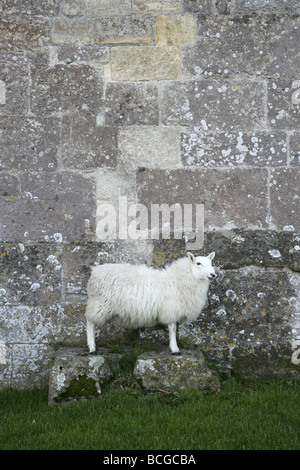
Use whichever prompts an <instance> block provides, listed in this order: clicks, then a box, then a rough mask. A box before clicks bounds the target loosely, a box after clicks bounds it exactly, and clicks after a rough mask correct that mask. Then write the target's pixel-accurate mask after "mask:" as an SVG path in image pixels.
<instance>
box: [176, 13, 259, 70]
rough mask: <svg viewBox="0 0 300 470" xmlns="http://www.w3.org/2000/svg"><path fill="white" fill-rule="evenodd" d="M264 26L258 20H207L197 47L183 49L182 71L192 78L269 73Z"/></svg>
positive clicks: (203, 21)
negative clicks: (195, 76) (194, 76)
mask: <svg viewBox="0 0 300 470" xmlns="http://www.w3.org/2000/svg"><path fill="white" fill-rule="evenodd" d="M265 29H266V27H265V25H264V24H263V20H261V19H260V18H259V17H253V18H250V19H249V18H248V17H247V18H241V19H239V18H232V17H228V16H227V15H226V16H220V17H217V18H216V17H204V18H200V19H199V22H198V36H199V39H198V40H197V42H196V44H195V45H194V46H190V47H186V48H184V50H183V68H184V69H185V70H186V71H187V72H188V73H189V74H191V75H202V74H203V75H204V76H206V77H215V76H223V77H225V78H226V77H231V76H236V75H238V74H247V75H254V76H256V75H261V74H264V73H265V72H266V70H267V65H268V60H267V59H268V56H267V49H266V47H267V44H268V42H267V41H266V37H265Z"/></svg>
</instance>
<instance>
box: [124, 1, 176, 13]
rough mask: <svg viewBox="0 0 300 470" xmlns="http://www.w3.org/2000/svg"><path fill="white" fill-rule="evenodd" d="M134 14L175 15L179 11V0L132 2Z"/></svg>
mask: <svg viewBox="0 0 300 470" xmlns="http://www.w3.org/2000/svg"><path fill="white" fill-rule="evenodd" d="M132 8H133V12H134V13H143V14H148V13H154V14H155V13H177V12H179V10H180V0H133V2H132Z"/></svg>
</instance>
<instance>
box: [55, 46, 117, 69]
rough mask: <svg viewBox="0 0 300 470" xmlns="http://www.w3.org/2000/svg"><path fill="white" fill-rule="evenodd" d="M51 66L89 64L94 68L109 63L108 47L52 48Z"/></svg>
mask: <svg viewBox="0 0 300 470" xmlns="http://www.w3.org/2000/svg"><path fill="white" fill-rule="evenodd" d="M50 60H51V65H56V64H59V63H63V64H71V63H77V64H90V65H93V66H96V65H98V64H103V63H107V62H109V49H108V47H106V46H105V47H88V46H64V47H52V48H51V50H50Z"/></svg>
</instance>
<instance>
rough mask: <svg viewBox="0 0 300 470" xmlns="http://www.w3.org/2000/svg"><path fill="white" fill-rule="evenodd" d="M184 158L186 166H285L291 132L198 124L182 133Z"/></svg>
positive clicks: (182, 155)
mask: <svg viewBox="0 0 300 470" xmlns="http://www.w3.org/2000/svg"><path fill="white" fill-rule="evenodd" d="M181 158H182V163H183V164H184V165H186V166H193V165H196V166H203V167H217V166H218V167H223V166H224V167H228V166H230V167H232V166H241V165H247V166H256V167H257V166H259V167H267V166H270V167H274V166H282V165H285V164H286V163H287V136H286V134H285V133H283V132H278V133H276V134H275V133H274V134H269V133H266V132H257V131H256V132H255V131H253V132H252V133H247V132H246V133H245V132H218V133H209V132H206V131H205V130H204V129H203V127H202V128H201V127H194V128H193V129H191V130H185V131H184V132H183V133H182V136H181Z"/></svg>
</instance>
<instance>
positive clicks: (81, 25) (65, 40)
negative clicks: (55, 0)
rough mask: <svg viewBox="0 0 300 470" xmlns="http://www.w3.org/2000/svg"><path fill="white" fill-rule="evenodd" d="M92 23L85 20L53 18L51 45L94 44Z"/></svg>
mask: <svg viewBox="0 0 300 470" xmlns="http://www.w3.org/2000/svg"><path fill="white" fill-rule="evenodd" d="M94 42H95V41H94V22H93V21H92V20H90V19H87V18H54V19H53V29H52V44H55V45H58V46H61V45H66V44H68V45H77V46H78V45H91V44H94Z"/></svg>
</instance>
